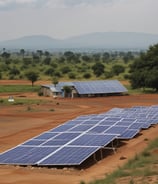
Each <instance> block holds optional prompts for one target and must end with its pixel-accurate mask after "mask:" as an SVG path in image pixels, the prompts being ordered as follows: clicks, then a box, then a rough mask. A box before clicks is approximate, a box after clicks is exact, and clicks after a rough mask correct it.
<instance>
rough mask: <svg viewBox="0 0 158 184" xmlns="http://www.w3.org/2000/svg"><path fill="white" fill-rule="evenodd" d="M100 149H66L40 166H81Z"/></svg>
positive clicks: (42, 162)
mask: <svg viewBox="0 0 158 184" xmlns="http://www.w3.org/2000/svg"><path fill="white" fill-rule="evenodd" d="M98 149H99V148H98V147H64V148H62V149H61V150H59V151H58V152H56V153H55V154H53V155H50V156H49V157H48V158H46V159H44V160H42V161H40V162H39V163H38V164H39V165H80V164H81V163H82V162H83V161H85V160H86V159H87V158H88V157H90V156H91V155H92V154H93V153H95V152H96V151H97V150H98Z"/></svg>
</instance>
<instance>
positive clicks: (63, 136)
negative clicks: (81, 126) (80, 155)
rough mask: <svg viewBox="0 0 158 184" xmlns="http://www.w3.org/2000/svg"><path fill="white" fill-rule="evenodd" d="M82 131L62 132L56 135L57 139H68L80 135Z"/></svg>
mask: <svg viewBox="0 0 158 184" xmlns="http://www.w3.org/2000/svg"><path fill="white" fill-rule="evenodd" d="M79 135H80V133H68V132H67V133H61V134H59V135H58V136H56V137H55V139H64V140H65V139H66V140H72V139H74V138H76V137H78V136H79Z"/></svg>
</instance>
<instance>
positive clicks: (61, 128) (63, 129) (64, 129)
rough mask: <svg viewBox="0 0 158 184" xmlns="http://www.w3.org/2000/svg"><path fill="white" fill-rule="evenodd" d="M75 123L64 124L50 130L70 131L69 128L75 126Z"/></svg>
mask: <svg viewBox="0 0 158 184" xmlns="http://www.w3.org/2000/svg"><path fill="white" fill-rule="evenodd" d="M74 126H75V125H74V124H68V125H67V124H63V125H60V126H58V127H57V128H53V129H52V130H50V132H64V131H68V130H69V129H71V128H72V127H74Z"/></svg>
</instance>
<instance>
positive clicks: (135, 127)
mask: <svg viewBox="0 0 158 184" xmlns="http://www.w3.org/2000/svg"><path fill="white" fill-rule="evenodd" d="M142 127H143V124H141V123H133V124H132V125H131V126H129V129H136V130H140V129H142Z"/></svg>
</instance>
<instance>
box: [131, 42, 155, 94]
mask: <svg viewBox="0 0 158 184" xmlns="http://www.w3.org/2000/svg"><path fill="white" fill-rule="evenodd" d="M130 73H131V75H130V81H131V84H132V87H133V88H145V87H149V88H153V89H156V91H158V44H156V45H153V46H151V47H149V49H148V50H147V52H146V53H142V54H141V55H140V58H138V59H136V60H135V61H134V63H133V64H132V65H131V66H130Z"/></svg>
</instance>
